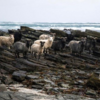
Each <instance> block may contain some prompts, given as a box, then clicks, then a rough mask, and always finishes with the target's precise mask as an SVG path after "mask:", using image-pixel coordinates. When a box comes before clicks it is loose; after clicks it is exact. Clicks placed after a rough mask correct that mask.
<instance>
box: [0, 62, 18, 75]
mask: <svg viewBox="0 0 100 100" xmlns="http://www.w3.org/2000/svg"><path fill="white" fill-rule="evenodd" d="M0 67H1V68H2V69H5V70H6V71H8V72H9V73H12V72H14V71H15V70H17V69H16V68H15V67H13V66H12V65H10V64H7V63H3V62H0Z"/></svg>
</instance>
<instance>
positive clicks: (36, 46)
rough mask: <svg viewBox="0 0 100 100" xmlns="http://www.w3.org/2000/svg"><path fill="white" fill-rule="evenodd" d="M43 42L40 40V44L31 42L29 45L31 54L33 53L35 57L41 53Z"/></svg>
mask: <svg viewBox="0 0 100 100" xmlns="http://www.w3.org/2000/svg"><path fill="white" fill-rule="evenodd" d="M44 43H45V42H42V41H40V44H32V46H31V54H33V53H34V57H35V58H36V56H37V55H38V59H40V56H41V54H42V53H43V50H44V47H43V46H44Z"/></svg>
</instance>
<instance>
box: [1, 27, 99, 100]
mask: <svg viewBox="0 0 100 100" xmlns="http://www.w3.org/2000/svg"><path fill="white" fill-rule="evenodd" d="M19 30H20V31H22V39H21V41H23V42H24V41H26V40H27V39H28V40H30V41H31V42H32V43H33V42H34V40H36V39H38V37H39V35H41V34H43V33H45V34H49V31H45V30H34V29H30V28H28V27H21V29H19ZM52 32H55V33H57V34H58V35H57V38H58V37H60V36H65V33H62V34H61V33H60V32H61V31H57V30H56V31H52ZM75 34H76V36H77V37H75V39H77V40H78V39H80V37H81V36H82V34H83V33H81V32H79V33H78V34H79V35H80V34H81V35H80V36H78V34H77V33H75ZM84 34H85V33H84ZM57 38H56V39H57ZM99 50H100V44H99V42H98V43H97V46H96V49H95V51H94V54H91V55H90V54H88V51H84V52H83V53H82V55H81V56H78V55H72V54H71V53H70V51H69V50H68V49H67V48H65V49H64V50H62V51H58V52H57V54H56V55H55V54H54V52H53V51H52V50H51V51H50V54H45V55H42V56H41V59H40V60H39V61H38V60H36V59H35V58H34V57H32V55H31V53H30V52H28V54H27V59H24V58H23V56H22V54H20V58H16V57H15V55H14V52H13V50H12V49H11V50H8V49H7V48H5V47H0V84H5V86H6V88H4V89H2V90H1V91H5V90H9V92H3V94H4V95H2V93H1V94H0V97H1V98H2V99H0V100H6V99H7V98H8V99H7V100H20V99H21V100H32V97H33V94H32V95H31V94H30V93H29V95H30V96H29V95H28V93H26V94H27V95H26V94H21V93H19V92H20V91H19V92H18V87H17V88H15V87H10V86H11V85H14V84H16V83H17V84H20V83H21V84H22V85H21V87H23V88H30V89H31V90H32V89H37V90H41V91H42V92H43V93H45V94H47V95H53V96H54V95H55V96H56V95H57V97H56V98H55V97H54V99H55V100H57V98H59V99H58V100H61V99H62V100H63V99H64V100H66V99H71V100H74V98H76V99H77V100H78V99H79V100H80V98H81V96H88V97H91V98H97V99H98V98H100V91H99V90H98V89H99V88H100V85H98V84H99V77H100V73H99V70H100V59H99ZM93 74H95V75H96V76H95V78H91V75H93ZM90 84H91V85H90ZM94 84H96V85H94ZM21 87H20V88H21ZM11 91H12V92H11ZM13 91H14V92H13ZM15 91H16V92H15ZM10 94H11V95H10ZM17 94H18V96H16V95H17ZM59 94H61V96H58V95H59ZM72 94H73V95H72ZM91 94H94V95H91ZM20 95H23V97H20ZM24 95H26V97H25V98H24ZM76 95H79V96H76ZM4 96H5V97H4ZM18 97H19V98H18ZM38 97H39V96H36V98H35V97H33V99H35V100H36V99H37V98H38ZM48 97H49V96H48ZM48 97H47V98H45V97H44V98H45V99H46V100H47V99H48V100H49V98H48ZM26 98H27V99H26ZM38 100H39V98H38ZM40 100H41V99H40ZM50 100H52V96H50ZM81 100H88V98H85V97H83V99H82V98H81ZM91 100H92V99H91ZM93 100H94V99H93Z"/></svg>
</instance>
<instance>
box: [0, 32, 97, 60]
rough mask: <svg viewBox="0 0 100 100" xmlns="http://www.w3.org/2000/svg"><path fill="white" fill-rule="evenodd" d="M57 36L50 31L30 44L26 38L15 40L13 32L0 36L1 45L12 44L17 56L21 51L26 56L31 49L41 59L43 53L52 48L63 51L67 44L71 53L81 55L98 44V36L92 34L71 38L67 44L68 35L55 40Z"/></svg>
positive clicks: (90, 50) (90, 51)
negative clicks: (22, 40) (24, 39)
mask: <svg viewBox="0 0 100 100" xmlns="http://www.w3.org/2000/svg"><path fill="white" fill-rule="evenodd" d="M55 36H56V33H50V34H49V35H48V34H42V35H40V36H39V39H38V40H35V41H34V43H33V44H30V42H29V41H28V40H26V43H23V42H21V41H16V42H15V37H14V35H12V34H11V35H10V36H8V37H7V36H0V46H6V47H8V48H9V49H10V47H11V46H12V49H13V50H14V52H15V56H16V57H19V53H23V56H24V57H26V55H27V52H28V51H29V50H30V51H31V54H32V55H33V56H34V57H35V58H38V59H40V56H41V54H45V53H50V50H51V49H52V50H53V51H54V52H55V54H56V51H62V50H63V49H64V48H65V47H66V46H67V47H69V48H70V51H71V53H78V54H80V55H81V53H82V52H83V51H84V49H87V50H89V53H92V51H93V49H94V48H95V44H96V38H94V37H92V36H87V37H83V38H81V39H80V41H77V40H71V41H69V43H68V44H67V45H66V41H67V37H61V38H59V39H58V40H55Z"/></svg>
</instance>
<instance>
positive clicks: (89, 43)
mask: <svg viewBox="0 0 100 100" xmlns="http://www.w3.org/2000/svg"><path fill="white" fill-rule="evenodd" d="M96 39H97V38H96V37H91V36H87V38H86V40H85V50H89V54H91V53H92V52H93V50H94V49H95V47H96Z"/></svg>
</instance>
